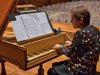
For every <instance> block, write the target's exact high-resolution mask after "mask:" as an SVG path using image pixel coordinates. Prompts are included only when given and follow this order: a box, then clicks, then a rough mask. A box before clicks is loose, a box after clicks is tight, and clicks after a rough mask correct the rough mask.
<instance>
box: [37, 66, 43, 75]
mask: <svg viewBox="0 0 100 75" xmlns="http://www.w3.org/2000/svg"><path fill="white" fill-rule="evenodd" d="M38 75H44V69H43V67H42V64H40V66H39V69H38Z"/></svg>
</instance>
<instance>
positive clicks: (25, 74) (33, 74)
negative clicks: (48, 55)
mask: <svg viewBox="0 0 100 75" xmlns="http://www.w3.org/2000/svg"><path fill="white" fill-rule="evenodd" d="M66 59H68V58H67V57H66V56H64V55H62V56H60V57H57V58H55V59H52V60H50V61H48V62H46V63H44V65H43V67H44V71H45V74H44V75H47V71H48V69H49V68H50V67H51V65H52V63H54V62H58V61H62V60H66ZM0 71H1V66H0ZM6 72H7V75H37V73H38V66H36V67H34V68H32V69H30V70H27V71H23V70H21V69H19V68H18V67H17V66H15V65H13V64H11V63H8V62H6ZM97 72H98V74H97V75H100V61H99V62H98V64H97ZM0 73H1V72H0Z"/></svg>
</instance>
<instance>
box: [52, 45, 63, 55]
mask: <svg viewBox="0 0 100 75" xmlns="http://www.w3.org/2000/svg"><path fill="white" fill-rule="evenodd" d="M61 46H62V45H60V44H56V45H54V47H53V49H55V50H56V51H57V53H58V54H61V52H62V51H61V50H60V48H61Z"/></svg>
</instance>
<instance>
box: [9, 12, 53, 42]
mask: <svg viewBox="0 0 100 75" xmlns="http://www.w3.org/2000/svg"><path fill="white" fill-rule="evenodd" d="M10 20H11V24H12V28H13V30H14V32H15V36H16V39H17V41H23V40H27V39H29V38H33V37H38V36H41V35H45V34H49V33H53V28H52V26H51V23H50V21H49V18H48V16H47V13H46V12H31V13H23V14H20V15H14V16H12V15H10Z"/></svg>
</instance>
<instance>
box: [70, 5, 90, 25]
mask: <svg viewBox="0 0 100 75" xmlns="http://www.w3.org/2000/svg"><path fill="white" fill-rule="evenodd" d="M71 15H72V16H74V17H76V18H77V19H78V20H80V18H83V22H84V25H85V26H87V25H89V24H90V18H91V15H90V12H89V11H88V9H87V8H85V7H84V6H78V7H76V8H74V9H72V10H71Z"/></svg>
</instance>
